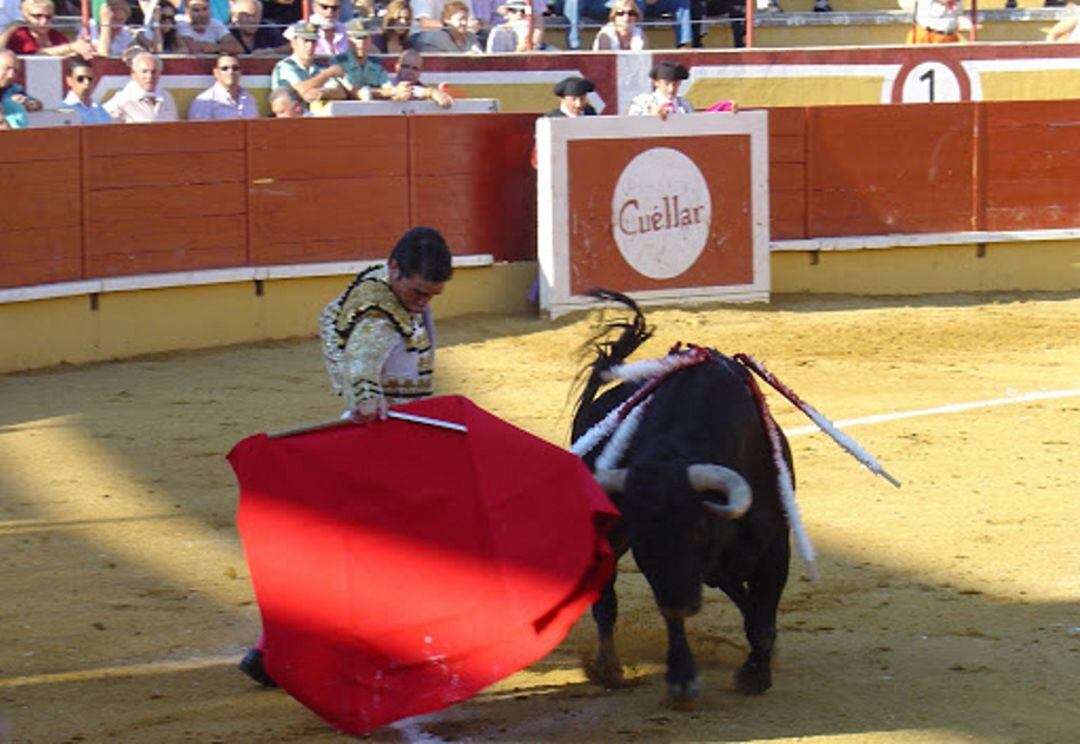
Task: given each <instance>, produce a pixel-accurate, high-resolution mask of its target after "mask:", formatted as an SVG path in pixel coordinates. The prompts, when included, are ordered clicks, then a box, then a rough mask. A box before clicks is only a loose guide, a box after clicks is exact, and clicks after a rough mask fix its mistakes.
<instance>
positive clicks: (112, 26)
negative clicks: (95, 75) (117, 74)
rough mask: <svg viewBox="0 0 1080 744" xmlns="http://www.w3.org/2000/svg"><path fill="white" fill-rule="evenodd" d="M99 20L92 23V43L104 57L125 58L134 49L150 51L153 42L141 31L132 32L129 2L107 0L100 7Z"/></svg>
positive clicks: (124, 0)
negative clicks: (129, 25) (126, 53)
mask: <svg viewBox="0 0 1080 744" xmlns="http://www.w3.org/2000/svg"><path fill="white" fill-rule="evenodd" d="M97 15H98V18H97V20H93V19H91V21H90V41H91V43H92V44H93V45H94V49H95V51H96V52H97V53H98V54H99V55H101V56H102V57H123V56H124V52H126V51H127V50H128V49H131V48H132V47H141V48H143V49H147V50H149V49H150V47H152V46H153V40H152V39H151V38H150V37H148V36H145V35H144V34H143V33H142V32H140V31H132V29H130V28H128V26H127V22H128V21H129V20H130V19H131V5H129V4H128V2H127V0H106V2H103V3H102V4H101V5H99V6H98V10H97Z"/></svg>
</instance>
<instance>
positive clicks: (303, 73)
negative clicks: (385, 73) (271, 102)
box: [270, 21, 348, 106]
mask: <svg viewBox="0 0 1080 744" xmlns="http://www.w3.org/2000/svg"><path fill="white" fill-rule="evenodd" d="M289 32H290V33H289V36H291V37H292V38H291V40H290V44H291V46H292V54H291V55H289V56H288V57H286V58H285V59H283V60H281V61H280V62H278V63H277V64H276V65H274V71H273V72H272V73H271V74H270V88H271V90H273V89H274V88H277V87H278V86H279V85H291V86H292V87H293V88H295V89H296V92H297V93H299V94H300V97H301V98H302V99H304V101H305V102H306V103H307V104H308V105H309V106H310V105H311V104H312V103H315V102H316V101H319V100H324V99H327V100H332V99H341V98H345V97H346V96H347V95H348V94H347V93H346V91H345V89H344V88H343V87H341V85H340V84H339V83H338V82H337V81H336V80H335V78H339V77H341V76H342V75H344V74H345V71H344V70H342V69H341V66H340V65H330V66H329V67H326V66H324V65H322V64H319V63H317V62H316V61H315V45H316V44H317V43H318V41H319V35H320V29H319V28H317V27H316V26H315V25H314V24H312V23H308V22H307V21H298V22H296V23H294V24H293V25H291V26H289Z"/></svg>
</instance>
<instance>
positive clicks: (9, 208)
mask: <svg viewBox="0 0 1080 744" xmlns="http://www.w3.org/2000/svg"><path fill="white" fill-rule="evenodd" d="M0 134H3V136H2V137H0V287H19V286H26V285H31V284H45V283H50V282H64V281H71V280H75V279H79V278H80V277H81V276H82V229H81V221H82V194H81V193H80V189H79V180H80V177H79V173H80V168H79V132H78V130H76V129H65V130H45V129H38V130H22V131H12V132H2V133H0Z"/></svg>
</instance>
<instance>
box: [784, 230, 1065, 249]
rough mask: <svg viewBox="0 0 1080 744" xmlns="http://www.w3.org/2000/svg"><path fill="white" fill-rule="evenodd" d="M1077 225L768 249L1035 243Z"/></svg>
mask: <svg viewBox="0 0 1080 744" xmlns="http://www.w3.org/2000/svg"><path fill="white" fill-rule="evenodd" d="M1078 238H1080V229H1076V228H1067V229H1061V230H1013V231H1008V230H1006V231H985V230H982V231H980V230H972V231H971V232H948V233H903V234H900V233H893V234H890V235H853V236H849V237H844V238H806V239H800V240H774V241H772V242H770V243H769V250H770V251H862V250H875V249H882V248H917V247H920V246H926V245H977V244H979V243H1035V242H1045V241H1053V240H1076V239H1078Z"/></svg>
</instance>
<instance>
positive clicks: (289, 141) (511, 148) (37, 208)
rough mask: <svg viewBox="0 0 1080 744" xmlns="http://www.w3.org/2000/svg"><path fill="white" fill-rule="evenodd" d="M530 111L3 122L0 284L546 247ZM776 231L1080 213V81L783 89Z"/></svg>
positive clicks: (1001, 223)
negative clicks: (929, 90)
mask: <svg viewBox="0 0 1080 744" xmlns="http://www.w3.org/2000/svg"><path fill="white" fill-rule="evenodd" d="M534 122H535V117H534V116H533V115H531V114H485V115H460V116H430V117H355V118H344V119H306V120H301V121H270V120H256V121H248V122H182V123H176V124H156V125H153V126H146V125H129V126H120V125H117V126H112V127H87V128H79V129H39V130H21V131H13V132H5V133H4V135H3V136H2V137H0V189H2V193H3V198H4V201H3V205H2V207H0V241H2V242H0V288H7V287H19V286H28V285H34V284H48V283H53V282H63V281H73V280H78V279H90V278H102V277H109V276H121V275H130V274H144V273H158V272H174V271H192V270H198V269H208V268H227V267H236V266H250V265H275V264H292V263H311V262H323V261H341V260H355V259H370V258H382V257H384V256H385V255H386V253H387V251H388V250H389V248H390V247H391V246H392V245H393V242H394V241H395V240H396V239H397V238H398V237H399V236H400V234H401V233H402V232H403V231H404V230H405V229H406V228H407V227H409V226H410V225H414V224H430V225H433V226H435V227H437V228H439V229H440V230H442V231H444V232H445V233H446V235H447V237H448V239H449V241H450V245H451V246H452V247H453V248H454V249H456V250H458V251H461V252H469V253H491V254H493V255H494V256H495V258H496V259H497V260H514V261H516V260H532V259H533V258H534V257H535V250H536V225H535V221H536V176H535V172H534V171H533V170H532V169H531V168H530V167H529V153H530V151H531V148H532V141H533V126H534ZM769 144H770V154H769V161H770V164H769V167H770V178H771V184H770V201H771V228H772V238H773V239H774V240H776V239H794V238H809V237H830V236H852V235H875V234H884V233H925V232H957V231H967V230H973V229H975V230H1018V229H1038V228H1066V227H1078V226H1080V190H1078V189H1076V188H1075V186H1074V183H1075V177H1074V176H1073V170H1074V168H1075V167H1076V163H1077V162H1080V101H1053V102H1040V101H1032V102H1001V103H981V104H970V103H960V104H933V105H914V106H897V105H884V106H828V107H818V108H790V109H774V110H773V111H772V112H771V113H770V124H769Z"/></svg>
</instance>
